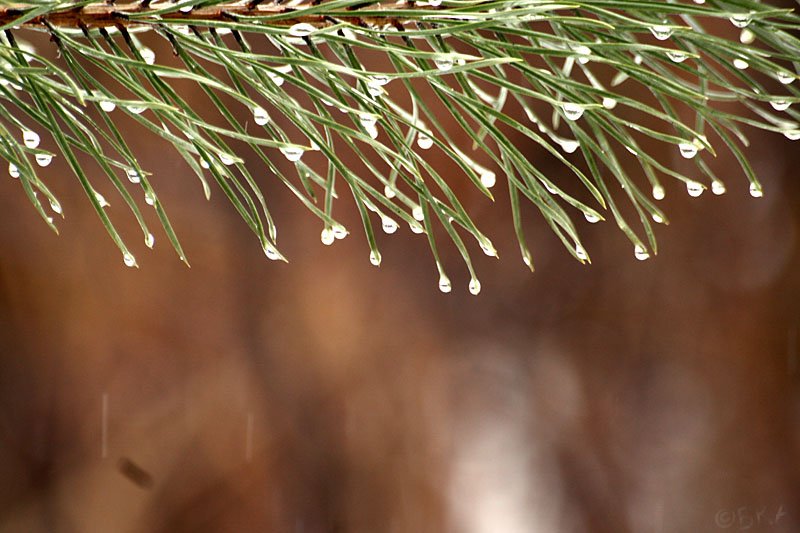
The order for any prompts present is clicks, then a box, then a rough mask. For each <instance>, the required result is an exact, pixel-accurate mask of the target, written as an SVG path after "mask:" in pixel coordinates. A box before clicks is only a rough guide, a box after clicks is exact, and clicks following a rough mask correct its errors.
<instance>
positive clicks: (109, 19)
mask: <svg viewBox="0 0 800 533" xmlns="http://www.w3.org/2000/svg"><path fill="white" fill-rule="evenodd" d="M314 5H315V4H314V3H313V0H312V1H309V2H304V3H302V4H296V5H293V6H291V7H287V6H283V5H279V4H277V3H268V4H266V3H256V2H249V3H246V4H243V3H239V2H230V3H222V4H217V5H214V6H208V7H198V8H196V9H193V10H191V11H189V12H187V13H183V12H181V11H178V10H175V11H173V12H170V13H168V14H162V15H151V16H148V12H156V10H157V9H158V10H160V9H162V8H163V4H160V5H158V6H155V7H154V6H153V5H151V4H149V3H148V2H132V3H127V4H114V3H106V2H98V3H96V4H89V5H87V6H84V7H80V8H66V9H63V10H60V11H54V12H51V13H48V14H46V15H40V16H38V17H34V18H31V19H29V20H27V21H25V22H24V23H22V24H21V27H23V28H29V29H36V28H38V29H45V28H46V27H47V26H48V25H50V26H53V27H56V28H70V29H78V28H82V27H88V28H102V27H109V26H119V25H123V26H128V27H141V26H151V25H155V24H159V23H162V22H163V21H164V20H170V21H181V22H184V23H185V24H187V25H192V26H204V25H205V23H208V22H226V21H227V22H230V21H231V20H236V19H237V18H238V17H240V16H241V17H258V16H269V15H278V14H284V13H287V12H292V11H301V10H304V9H308V8H311V7H314ZM393 7H394V9H395V10H396V9H397V6H393ZM28 8H30V6H26V5H24V4H17V5H11V6H1V7H0V26H3V25H6V24H13V23H14V21H16V20H18V19H19V18H20V17H21V16H22V15H23V14H24V13H25V10H27V9H28ZM417 9H418V8H417ZM134 15H135V17H132V16H134ZM336 18H337V19H342V20H346V19H351V20H355V21H360V22H364V23H368V24H390V23H394V22H395V21H396V19H395V18H393V17H380V16H369V17H362V16H359V14H358V10H357V9H354V10H352V11H347V10H342V11H341V12H339V13H337V15H336ZM330 21H331V19H330V17H329V16H328V15H322V14H319V15H298V16H297V17H292V18H283V19H280V20H276V21H270V25H274V26H291V25H293V24H297V23H299V22H306V23H309V24H314V25H318V26H326V25H328V24H330Z"/></svg>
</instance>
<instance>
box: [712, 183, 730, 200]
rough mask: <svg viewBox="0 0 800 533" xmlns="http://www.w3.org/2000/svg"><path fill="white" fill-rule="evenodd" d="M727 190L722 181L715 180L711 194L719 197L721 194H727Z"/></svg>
mask: <svg viewBox="0 0 800 533" xmlns="http://www.w3.org/2000/svg"><path fill="white" fill-rule="evenodd" d="M726 190H727V189H726V188H725V184H724V183H722V182H721V181H719V180H714V181H712V182H711V192H712V193H713V194H714V195H716V196H719V195H721V194H725V191H726Z"/></svg>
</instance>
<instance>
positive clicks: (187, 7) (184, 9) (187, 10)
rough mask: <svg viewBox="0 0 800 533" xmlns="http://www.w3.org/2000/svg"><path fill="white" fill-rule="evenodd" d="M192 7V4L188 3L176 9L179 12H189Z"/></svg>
mask: <svg viewBox="0 0 800 533" xmlns="http://www.w3.org/2000/svg"><path fill="white" fill-rule="evenodd" d="M192 9H194V6H193V5H188V6H181V7H179V8H178V11H180V12H181V13H191V12H192Z"/></svg>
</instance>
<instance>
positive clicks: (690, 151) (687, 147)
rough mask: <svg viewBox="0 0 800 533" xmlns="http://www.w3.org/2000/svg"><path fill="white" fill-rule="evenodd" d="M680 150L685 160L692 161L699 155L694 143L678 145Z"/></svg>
mask: <svg viewBox="0 0 800 533" xmlns="http://www.w3.org/2000/svg"><path fill="white" fill-rule="evenodd" d="M678 149H679V150H680V152H681V156H683V157H684V158H685V159H692V158H693V157H694V156H696V155H697V146H695V144H694V143H681V144H679V145H678Z"/></svg>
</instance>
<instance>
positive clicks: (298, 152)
mask: <svg viewBox="0 0 800 533" xmlns="http://www.w3.org/2000/svg"><path fill="white" fill-rule="evenodd" d="M280 150H281V153H282V154H283V155H284V157H286V159H288V160H289V161H292V162H295V161H300V158H301V157H303V154H304V153H305V150H303V149H302V148H298V147H296V146H286V147H284V148H281V149H280Z"/></svg>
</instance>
